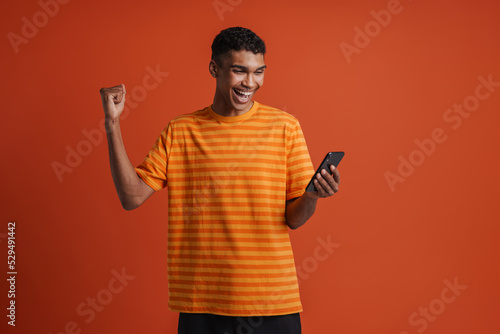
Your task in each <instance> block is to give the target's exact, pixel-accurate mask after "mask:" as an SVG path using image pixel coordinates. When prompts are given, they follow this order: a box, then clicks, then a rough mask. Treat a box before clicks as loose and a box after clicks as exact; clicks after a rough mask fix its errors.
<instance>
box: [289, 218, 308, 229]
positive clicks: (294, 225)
mask: <svg viewBox="0 0 500 334" xmlns="http://www.w3.org/2000/svg"><path fill="white" fill-rule="evenodd" d="M304 223H305V222H303V223H297V222H290V221H289V220H287V221H286V225H287V226H288V228H289V229H291V230H296V229H298V228H299V227H301V226H302V225H304Z"/></svg>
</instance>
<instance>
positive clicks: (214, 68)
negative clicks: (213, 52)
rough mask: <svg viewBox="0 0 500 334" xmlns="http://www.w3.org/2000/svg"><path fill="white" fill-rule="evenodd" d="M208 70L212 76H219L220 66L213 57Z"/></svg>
mask: <svg viewBox="0 0 500 334" xmlns="http://www.w3.org/2000/svg"><path fill="white" fill-rule="evenodd" d="M208 71H209V72H210V75H211V76H213V77H214V78H217V74H218V72H219V66H217V63H216V62H215V61H214V60H213V59H211V60H210V63H209V64H208Z"/></svg>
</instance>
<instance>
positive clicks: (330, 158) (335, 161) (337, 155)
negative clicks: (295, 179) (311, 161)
mask: <svg viewBox="0 0 500 334" xmlns="http://www.w3.org/2000/svg"><path fill="white" fill-rule="evenodd" d="M343 157H344V152H328V153H327V154H326V156H325V158H324V159H323V162H321V165H319V167H318V169H317V170H316V173H314V175H313V176H312V178H311V181H309V184H308V185H307V187H306V191H307V192H313V191H316V187H315V186H314V180H315V179H316V175H317V174H318V173H320V174H321V170H322V169H325V170H326V171H327V172H328V173H329V174H330V175H332V171H331V169H330V166H331V165H333V166H335V168H337V166H338V165H339V163H340V160H342V158H343Z"/></svg>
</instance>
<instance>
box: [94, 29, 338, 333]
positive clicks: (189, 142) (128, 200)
mask: <svg viewBox="0 0 500 334" xmlns="http://www.w3.org/2000/svg"><path fill="white" fill-rule="evenodd" d="M265 52H266V47H265V44H264V42H263V41H262V40H261V39H260V38H259V37H258V36H257V35H256V34H254V33H253V32H252V31H251V30H249V29H245V28H241V27H234V28H228V29H226V30H223V31H221V32H220V33H219V34H218V35H217V36H216V37H215V39H214V41H213V44H212V59H211V60H210V63H209V71H210V74H211V75H212V76H213V77H214V78H215V80H216V88H215V95H214V99H213V104H212V105H210V106H208V107H206V108H204V109H202V110H198V111H195V112H194V113H190V114H185V115H181V116H178V117H176V118H174V119H173V120H172V121H170V123H169V124H168V125H167V127H166V128H165V129H164V130H163V131H162V133H161V134H160V136H159V137H158V139H157V141H156V143H155V144H154V146H153V147H152V149H151V150H150V152H149V154H148V155H147V157H146V158H145V159H144V161H143V163H142V164H140V165H139V166H137V167H136V168H134V166H133V165H132V164H131V162H130V160H129V159H128V157H127V154H126V151H125V147H124V144H123V141H122V138H121V134H120V122H119V120H120V114H121V112H122V111H123V106H124V103H125V94H126V91H125V86H124V85H123V84H122V85H119V86H115V87H111V88H102V89H101V97H102V102H103V107H104V113H105V119H106V123H105V124H106V128H107V137H108V144H109V158H110V165H111V172H112V176H113V181H114V183H115V187H116V190H117V193H118V196H119V198H120V201H121V203H122V205H123V207H124V208H125V209H126V210H132V209H135V208H137V207H139V206H140V205H141V204H142V203H144V201H145V200H146V199H147V198H149V197H150V196H151V195H152V194H153V193H154V192H155V191H159V190H161V189H163V188H164V187H167V186H168V189H169V190H168V220H169V222H168V258H167V263H168V285H169V304H168V305H169V309H170V310H172V311H177V312H180V315H179V325H178V333H180V334H204V333H207V334H208V333H217V334H219V333H254V334H259V333H273V334H279V333H283V334H285V333H286V334H296V333H300V332H301V325H300V316H299V312H301V311H302V305H301V303H300V297H299V291H298V283H297V275H296V272H295V265H294V261H293V253H292V249H291V245H290V240H289V237H288V229H287V226H288V227H289V228H291V229H297V228H298V227H300V226H302V225H303V224H304V223H305V222H306V221H307V220H308V219H309V218H310V217H311V216H312V214H313V213H314V210H315V208H316V202H317V200H318V198H322V197H329V196H332V195H333V194H334V193H335V192H337V191H338V185H339V182H340V181H339V173H338V171H337V170H336V169H335V168H334V167H333V166H332V170H331V172H332V173H333V175H330V174H329V173H327V172H326V171H325V170H323V171H322V173H323V175H320V174H317V175H316V180H315V181H314V182H315V186H316V189H317V190H316V191H315V192H304V190H305V187H306V185H307V183H308V181H309V180H310V178H311V176H312V174H313V173H314V170H313V169H312V164H311V160H310V157H309V153H308V151H307V146H306V143H305V140H304V136H303V134H302V130H301V128H300V125H299V122H298V121H297V119H295V118H294V117H293V116H291V115H289V114H287V113H285V112H283V111H280V110H278V109H276V108H272V107H269V106H265V105H262V104H260V103H258V102H256V101H253V100H252V99H253V97H254V95H255V93H256V92H257V90H258V89H259V88H261V87H262V85H263V83H264V73H265V70H266V65H265V63H264V55H265ZM193 94H196V91H193Z"/></svg>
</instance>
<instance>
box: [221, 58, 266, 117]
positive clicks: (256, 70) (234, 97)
mask: <svg viewBox="0 0 500 334" xmlns="http://www.w3.org/2000/svg"><path fill="white" fill-rule="evenodd" d="M222 62H223V64H222V67H219V66H217V65H216V64H215V62H213V61H212V63H211V65H212V66H211V69H215V72H216V74H215V77H216V78H217V87H216V100H218V101H217V102H218V103H223V104H224V106H223V108H224V109H226V110H236V111H240V112H246V111H248V110H250V108H251V107H252V98H253V96H254V94H255V93H256V92H257V90H258V89H259V88H260V87H262V85H263V84H264V70H265V68H266V65H265V63H264V55H263V54H262V53H258V54H254V53H252V52H250V51H246V50H241V51H232V52H231V54H229V55H227V56H226V57H223V60H222ZM211 71H212V70H211Z"/></svg>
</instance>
